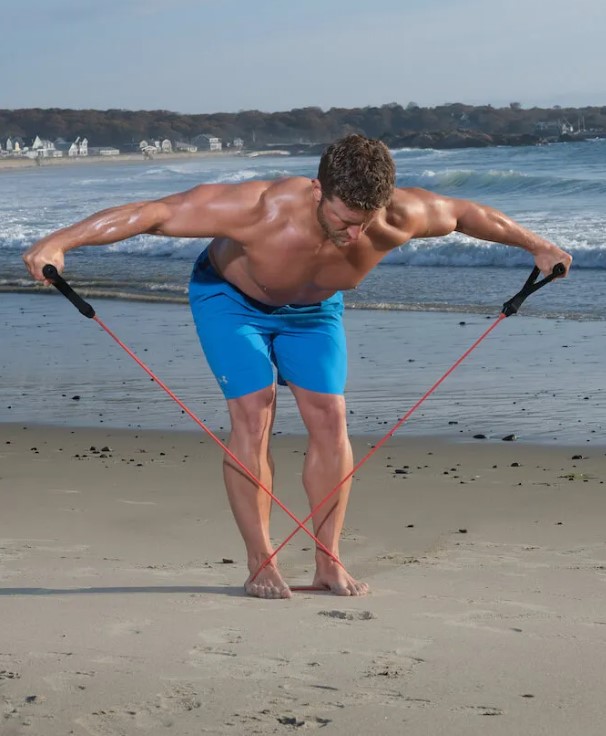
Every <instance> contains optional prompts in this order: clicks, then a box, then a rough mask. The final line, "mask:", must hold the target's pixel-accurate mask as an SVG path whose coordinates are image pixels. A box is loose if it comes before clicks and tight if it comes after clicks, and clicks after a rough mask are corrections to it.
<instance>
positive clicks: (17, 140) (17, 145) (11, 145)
mask: <svg viewBox="0 0 606 736" xmlns="http://www.w3.org/2000/svg"><path fill="white" fill-rule="evenodd" d="M24 148H27V146H26V145H25V141H24V140H23V138H21V136H18V135H13V136H9V137H8V138H7V139H6V150H7V152H8V153H19V154H20V153H21V152H22V151H23V149H24Z"/></svg>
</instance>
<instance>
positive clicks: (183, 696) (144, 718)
mask: <svg viewBox="0 0 606 736" xmlns="http://www.w3.org/2000/svg"><path fill="white" fill-rule="evenodd" d="M201 707H202V700H201V698H200V696H199V695H198V693H197V692H196V691H195V690H194V688H193V687H192V686H190V685H179V686H176V687H174V688H171V689H170V690H167V691H165V692H163V693H161V694H160V695H158V696H157V697H156V698H154V699H153V700H149V701H144V702H142V703H129V704H126V705H119V706H105V707H103V708H100V709H99V710H96V711H94V712H93V713H91V714H90V715H87V716H84V717H82V718H77V719H76V720H75V723H76V724H77V725H78V726H81V727H82V728H83V729H84V730H85V731H86V733H88V734H90V736H121V735H122V734H126V733H131V732H132V731H133V728H134V729H136V730H137V731H140V732H141V733H146V732H147V733H149V732H152V731H153V732H154V733H157V732H158V728H159V727H162V728H170V727H171V726H174V725H175V719H176V718H179V720H180V721H182V720H183V719H184V718H186V717H187V715H188V714H189V713H192V714H195V715H192V723H191V724H189V726H187V728H186V731H187V733H189V732H190V731H191V732H194V728H195V727H196V721H199V714H198V713H196V711H198V710H199V709H200V708H201ZM193 719H195V721H194V720H193ZM183 732H185V731H183Z"/></svg>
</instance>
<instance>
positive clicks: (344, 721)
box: [0, 423, 606, 736]
mask: <svg viewBox="0 0 606 736" xmlns="http://www.w3.org/2000/svg"><path fill="white" fill-rule="evenodd" d="M374 441H375V440H373V439H372V438H365V437H357V438H355V440H354V450H355V454H356V457H357V458H359V457H361V456H362V455H363V454H365V453H366V452H367V451H368V449H369V447H370V445H372V444H373V442H374ZM274 447H275V451H274V454H275V459H276V464H277V476H276V492H277V493H278V495H279V496H280V498H281V499H282V500H283V501H284V502H285V503H286V504H287V506H288V507H289V508H291V510H292V511H293V512H294V513H296V514H297V515H299V516H303V515H304V514H305V513H306V504H305V499H304V494H303V491H302V489H301V488H300V472H301V461H302V457H303V452H304V450H305V444H304V439H303V438H302V437H285V436H280V437H275V438H274ZM93 448H94V449H93ZM605 452H606V449H605V448H603V447H602V448H600V447H598V446H597V445H592V446H591V447H590V448H588V447H587V446H582V447H565V446H535V445H532V444H520V443H516V442H501V441H495V442H489V441H471V442H470V441H466V442H454V441H451V442H445V441H443V440H439V439H435V438H431V437H406V438H401V437H400V438H399V437H398V436H396V437H394V438H392V439H391V440H390V441H389V443H388V445H386V446H384V447H382V448H381V449H379V450H378V451H377V453H376V455H375V456H374V457H373V458H372V459H371V460H370V461H369V462H368V463H367V464H366V465H365V466H364V467H363V468H362V469H361V470H360V472H359V474H358V476H357V477H356V480H355V482H354V485H353V493H352V498H351V503H350V509H349V514H348V518H347V521H346V529H345V532H344V539H343V544H342V557H343V561H344V563H345V564H346V565H347V567H348V568H349V569H350V571H351V572H352V573H353V574H354V575H356V576H358V577H360V578H363V579H365V580H366V581H367V582H368V583H369V584H370V586H371V591H372V592H371V594H370V595H369V596H367V597H364V598H338V597H335V596H331V595H328V594H318V593H296V594H295V595H294V597H293V598H292V599H291V600H286V601H263V600H258V599H253V598H248V597H246V596H245V595H244V594H243V589H242V583H243V581H244V579H245V577H246V569H245V564H244V555H243V546H242V543H241V541H240V538H239V535H238V533H237V530H236V528H235V524H234V522H233V520H232V517H231V513H230V511H229V508H228V504H227V500H226V497H225V493H224V490H223V488H222V481H221V462H220V460H221V454H220V451H218V449H217V448H216V446H215V445H214V444H213V443H212V441H211V440H210V439H208V438H207V437H206V436H205V435H203V434H202V433H201V432H197V431H196V432H174V431H173V432H170V431H168V432H161V431H156V432H154V431H145V432H143V431H140V430H116V429H104V428H99V429H85V428H69V427H44V426H35V425H33V424H31V423H28V424H21V423H15V424H1V425H0V461H1V462H0V508H1V509H2V513H1V516H0V610H1V611H2V613H1V616H2V624H3V625H2V628H1V632H2V633H1V634H0V733H1V734H2V736H16V735H17V734H19V735H21V734H36V736H66V735H67V734H78V735H83V736H86V735H87V734H90V735H92V736H109V735H112V736H113V735H115V736H130V735H131V734H149V735H151V736H155V735H156V734H167V733H168V734H170V733H173V734H178V735H179V736H181V735H186V734H192V735H193V734H201V733H208V734H287V733H290V732H295V731H298V732H314V731H316V730H320V729H321V730H322V732H323V733H327V734H338V735H341V734H348V735H349V734H385V735H388V736H391V734H393V735H394V736H395V735H396V734H398V735H400V734H432V735H439V734H445V735H446V734H448V735H449V736H451V735H452V734H466V735H467V734H503V735H505V734H507V735H508V736H509V735H511V734H533V735H534V734H549V735H550V736H554V735H556V736H557V735H560V734H562V736H564V734H566V736H568V735H569V734H583V736H590V735H592V734H596V736H597V734H602V733H603V732H604V726H603V721H604V716H605V715H606V705H605V704H604V697H603V682H604V676H605V674H606V665H605V661H606V658H605V656H604V655H605V653H606V599H605V595H604V592H605V587H604V586H605V583H606V542H605V539H604V533H603V519H604V513H605V512H606V493H605V488H606V487H605V485H604V479H605V477H606V455H605ZM396 471H400V472H396ZM404 471H406V472H404ZM292 528H293V523H292V521H290V520H289V519H287V517H286V516H285V515H284V514H283V513H282V512H280V511H279V510H276V512H275V514H274V517H273V522H272V536H273V538H274V539H275V541H276V542H279V541H281V540H282V539H283V538H284V537H285V536H286V535H287V534H288V533H289V532H290V531H291V529H292ZM310 546H311V545H310V540H309V539H308V538H307V537H306V536H305V535H304V534H303V533H302V532H299V533H298V534H297V535H296V536H295V537H294V538H293V540H292V541H291V543H290V544H289V545H288V546H287V547H286V548H285V549H284V551H283V552H282V553H281V554H280V564H281V567H282V569H283V572H284V575H285V577H286V578H287V579H288V581H289V582H290V583H292V584H296V583H303V584H305V583H309V582H310V581H311V577H312V574H313V566H312V562H313V552H312V551H311V550H310Z"/></svg>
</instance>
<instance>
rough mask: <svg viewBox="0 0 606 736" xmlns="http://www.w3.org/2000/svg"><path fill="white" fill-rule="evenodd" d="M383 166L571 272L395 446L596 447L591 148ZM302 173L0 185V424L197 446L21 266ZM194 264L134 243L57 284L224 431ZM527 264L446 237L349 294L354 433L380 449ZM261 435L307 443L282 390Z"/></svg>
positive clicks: (237, 162)
mask: <svg viewBox="0 0 606 736" xmlns="http://www.w3.org/2000/svg"><path fill="white" fill-rule="evenodd" d="M394 157H395V159H396V163H397V168H398V184H399V185H400V186H420V187H424V188H427V189H430V190H433V191H436V192H440V193H443V194H446V195H449V196H455V197H462V198H468V199H474V200H477V201H480V202H483V203H486V204H489V205H492V206H494V207H497V208H498V209H501V210H503V211H504V212H506V213H507V214H509V215H511V216H513V217H514V218H515V219H517V220H518V221H519V222H521V223H522V224H524V225H526V226H527V227H530V228H531V229H534V230H535V231H537V232H538V233H540V234H541V235H543V236H544V237H546V238H548V239H550V240H552V241H554V242H555V243H557V244H559V245H561V246H562V247H563V248H565V249H567V250H569V251H570V252H571V253H572V255H573V257H574V262H573V269H572V271H571V274H570V276H569V278H567V279H565V280H561V281H557V282H554V283H553V284H550V285H548V286H547V287H546V288H544V289H542V290H540V291H539V292H537V293H536V294H534V295H532V296H531V297H530V298H529V299H528V300H527V301H526V302H525V303H524V305H523V307H522V309H521V310H520V313H519V315H518V316H516V317H513V318H510V319H508V320H505V321H504V322H503V323H502V325H501V326H499V327H498V328H497V330H495V331H494V332H493V333H492V334H491V335H490V336H489V337H488V339H487V340H486V342H485V343H484V344H483V345H481V346H480V347H479V348H478V350H477V351H475V352H474V353H473V355H472V356H470V358H469V359H468V360H467V361H466V362H465V363H464V364H463V365H462V366H461V367H460V368H458V369H457V370H456V371H455V372H454V373H453V375H452V376H451V377H449V378H448V380H447V381H446V382H445V383H444V384H443V385H442V386H440V389H439V391H437V392H436V393H435V394H434V395H432V397H431V398H430V399H429V400H428V401H427V402H426V403H425V404H423V406H422V408H421V409H420V410H419V411H418V412H417V413H416V414H415V415H414V416H413V417H411V420H410V421H409V422H408V423H406V424H405V425H404V426H403V427H402V429H401V430H399V431H401V432H405V433H412V434H428V435H445V436H447V437H451V438H454V439H462V440H467V439H471V438H473V436H474V435H475V434H477V433H483V434H486V436H487V437H489V439H491V440H500V439H501V438H502V437H503V436H505V435H508V434H511V433H514V434H516V435H517V436H518V437H519V439H520V441H530V442H537V441H538V442H558V443H564V444H565V443H579V442H582V443H591V444H597V445H603V444H605V443H606V435H605V430H606V401H605V397H606V386H605V385H604V378H603V376H604V369H603V366H604V364H605V362H606V340H605V339H604V337H605V336H606V325H605V324H604V320H605V315H606V290H605V289H604V276H605V275H606V272H605V268H606V246H605V245H604V232H605V230H606V228H605V225H606V140H601V141H588V142H583V143H574V144H555V145H549V146H544V147H530V148H492V149H466V150H460V151H433V150H401V151H394ZM317 164H318V160H317V159H316V158H312V157H309V158H304V157H301V158H295V157H292V158H291V157H268V158H265V157H263V158H257V159H247V158H238V157H225V158H208V159H200V160H192V159H189V160H184V161H182V162H179V161H175V160H170V161H166V162H162V161H161V160H156V161H152V162H143V161H140V162H135V163H115V162H114V163H112V162H108V163H105V162H104V163H83V164H79V165H66V166H49V167H44V166H42V167H39V168H31V169H27V170H15V169H13V170H2V169H0V254H1V255H2V269H1V270H0V335H1V336H2V347H1V348H0V376H1V378H2V380H1V381H0V421H3V422H16V423H28V422H31V421H35V422H37V423H42V424H53V425H57V424H60V425H69V426H74V427H76V426H96V425H101V426H107V427H142V428H154V429H171V430H172V429H175V430H189V429H195V425H193V424H192V422H191V420H190V419H189V418H188V417H186V416H184V415H183V414H182V412H181V410H180V409H179V408H178V407H177V406H176V405H175V404H173V403H172V402H171V401H170V400H169V399H168V398H167V397H165V395H164V394H163V393H162V392H161V391H159V390H158V388H157V386H154V385H152V384H150V381H149V378H148V377H147V376H145V375H144V374H143V373H142V372H141V369H140V368H139V367H138V366H136V365H135V363H134V362H133V361H132V360H131V359H130V358H129V357H128V356H127V355H126V353H124V351H121V350H120V349H119V348H118V347H117V346H116V345H115V344H114V343H113V341H111V339H109V337H108V336H107V335H106V334H105V333H103V331H102V330H101V329H100V328H99V327H98V325H96V324H95V323H94V322H92V321H90V320H86V319H83V318H82V317H80V315H78V313H77V312H76V311H75V310H74V309H73V307H72V306H71V305H70V304H68V303H67V301H66V300H65V299H63V298H62V297H60V296H58V295H57V294H56V293H55V291H54V290H53V289H43V288H41V287H39V286H38V285H36V284H34V282H32V281H31V279H30V278H29V276H28V274H27V273H26V271H25V269H24V267H23V264H22V261H21V254H22V253H23V251H24V250H25V249H26V248H27V247H29V246H30V245H31V244H32V243H33V242H35V241H36V240H37V239H38V238H40V237H42V236H44V235H46V234H48V233H50V232H52V231H53V230H55V229H57V228H60V227H63V226H65V225H68V224H71V223H72V222H75V221H77V220H79V219H82V218H84V217H86V216H87V215H89V214H91V213H92V212H95V211H98V210H100V209H103V208H105V207H111V206H114V205H117V204H121V203H124V202H127V201H137V200H142V199H151V198H158V197H161V196H164V195H167V194H169V193H173V192H175V191H180V190H185V189H188V188H190V187H193V186H196V185H197V184H199V183H203V182H238V181H245V180H248V179H253V178H259V179H267V178H275V177H282V176H288V175H305V176H314V175H315V173H316V169H317ZM204 246H205V242H204V241H203V240H191V239H169V238H161V237H153V236H140V237H137V238H133V239H132V240H129V241H125V242H123V243H118V244H115V245H112V246H106V247H99V248H82V249H80V250H77V251H74V252H72V253H70V254H69V255H68V259H67V267H66V272H65V276H66V278H67V279H68V280H69V281H70V283H71V284H72V285H73V286H74V287H75V288H76V289H77V290H78V291H80V292H81V293H82V295H83V296H85V297H86V298H87V299H89V300H90V301H91V302H92V304H93V306H94V307H95V308H96V310H97V313H98V315H99V317H100V318H101V319H103V320H104V322H105V323H106V324H108V326H109V327H110V328H111V329H113V330H114V331H115V332H116V333H117V334H118V336H119V337H120V338H121V339H123V340H124V341H125V343H126V344H127V345H128V346H129V347H130V348H131V349H133V350H134V351H135V353H136V354H137V355H138V356H139V357H140V358H142V359H143V360H144V361H146V363H148V365H149V366H150V368H151V369H152V370H154V371H155V372H156V373H157V375H158V376H159V378H160V379H162V380H163V381H165V382H166V384H167V385H168V386H169V387H170V388H171V389H172V390H173V391H174V392H175V393H176V394H177V395H178V396H179V397H181V398H182V399H184V400H185V401H186V403H187V404H188V406H190V408H191V409H192V410H193V411H195V412H196V413H198V415H199V416H200V418H201V419H202V421H204V422H205V423H206V424H207V426H209V427H210V428H211V429H212V430H214V431H220V432H221V431H223V430H225V431H226V429H227V427H228V417H227V413H226V407H225V402H224V401H223V399H222V396H221V393H220V391H219V390H218V388H217V386H216V383H215V381H214V378H213V376H212V375H211V374H210V372H209V370H208V368H207V366H206V365H205V362H204V361H203V360H202V359H201V351H200V347H199V344H198V341H197V338H196V336H195V330H194V329H193V326H192V321H191V317H190V315H189V309H188V307H187V306H186V290H187V283H188V279H189V273H190V270H191V267H192V264H193V262H194V260H195V258H196V256H197V255H198V253H199V252H200V250H201V249H202V248H203V247H204ZM532 266H533V263H532V259H531V257H530V256H529V255H528V254H527V253H525V252H524V251H522V250H519V249H516V248H511V247H506V246H501V245H496V244H493V243H483V242H480V241H475V240H473V239H471V238H468V237H466V236H463V235H460V234H453V235H451V236H449V237H447V238H436V239H431V240H419V241H415V242H412V243H409V244H407V245H406V246H404V247H402V248H400V249H398V250H396V251H394V252H392V253H391V254H389V256H388V257H387V258H386V259H385V262H384V263H383V264H381V265H380V266H378V267H377V268H376V269H375V270H374V271H373V272H372V273H371V274H369V276H368V277H367V278H366V280H365V281H364V282H363V284H361V285H360V287H359V288H358V289H356V290H354V291H351V292H347V293H346V294H345V300H346V304H347V306H348V307H349V309H348V310H347V311H346V315H345V322H346V328H347V331H348V336H349V352H350V361H349V362H350V370H349V380H348V388H347V394H346V398H347V402H348V423H349V427H350V431H352V433H355V434H369V433H370V434H373V435H376V434H382V433H384V432H387V431H388V430H389V428H390V427H391V426H393V424H394V423H395V422H396V421H397V420H398V418H399V417H401V416H402V415H403V414H404V413H405V412H406V411H407V410H408V409H409V408H410V407H411V405H413V404H414V403H415V402H416V401H417V399H418V398H419V397H420V396H422V395H423V394H424V393H425V391H426V390H427V389H428V388H429V387H430V386H431V385H432V384H433V383H434V382H435V381H436V380H438V379H439V378H440V376H441V375H442V374H443V373H444V372H445V371H446V370H447V369H448V368H449V367H450V366H451V365H452V363H453V362H454V361H455V360H456V359H457V358H458V357H459V356H460V355H461V354H462V353H463V352H464V351H465V350H466V349H467V348H468V347H469V346H470V345H471V344H472V343H473V342H474V341H475V340H476V339H477V338H478V337H479V336H480V335H481V334H482V333H483V332H484V330H485V329H486V328H487V327H488V326H489V325H490V322H489V320H490V319H493V318H496V316H497V315H498V314H499V311H500V308H501V306H502V304H503V302H504V301H506V300H507V299H508V298H510V297H511V296H512V295H513V294H515V293H516V292H517V291H518V290H519V289H520V288H521V286H522V284H523V283H524V281H525V280H526V278H527V276H528V274H529V273H530V271H531V269H532ZM51 297H52V298H51ZM141 302H146V303H141ZM74 396H77V397H78V399H77V400H76V399H74ZM275 429H276V431H279V432H283V433H302V432H304V427H303V426H302V423H301V420H300V417H299V415H298V412H297V408H296V405H295V403H294V400H293V399H292V396H290V392H288V390H286V389H284V390H281V391H280V395H279V399H278V416H277V420H276V425H275Z"/></svg>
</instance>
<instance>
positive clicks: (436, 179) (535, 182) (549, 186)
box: [398, 169, 606, 195]
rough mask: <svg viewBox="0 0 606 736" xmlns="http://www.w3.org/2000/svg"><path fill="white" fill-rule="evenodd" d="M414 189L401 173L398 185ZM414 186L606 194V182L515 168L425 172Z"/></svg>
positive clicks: (417, 178) (455, 189)
mask: <svg viewBox="0 0 606 736" xmlns="http://www.w3.org/2000/svg"><path fill="white" fill-rule="evenodd" d="M404 181H405V182H406V184H407V186H411V177H410V176H409V175H408V176H407V175H406V174H401V175H400V176H399V178H398V183H399V184H402V183H404ZM413 184H415V185H417V186H421V187H424V188H428V189H432V190H434V191H440V192H458V191H459V190H465V191H467V190H469V191H481V192H489V193H491V194H495V193H496V194H515V193H537V194H551V195H582V194H584V193H585V194H591V195H596V194H598V195H600V194H606V179H584V178H567V177H558V176H553V175H552V176H537V175H534V174H525V173H523V172H520V171H516V170H513V169H508V170H496V169H491V170H488V171H477V170H475V169H445V170H443V171H436V170H434V169H425V170H424V171H422V172H421V173H420V174H419V175H418V176H417V177H416V178H415V181H414V182H413Z"/></svg>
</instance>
